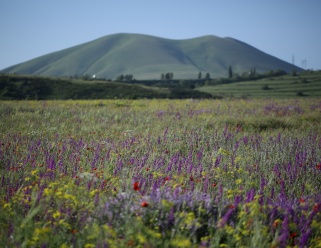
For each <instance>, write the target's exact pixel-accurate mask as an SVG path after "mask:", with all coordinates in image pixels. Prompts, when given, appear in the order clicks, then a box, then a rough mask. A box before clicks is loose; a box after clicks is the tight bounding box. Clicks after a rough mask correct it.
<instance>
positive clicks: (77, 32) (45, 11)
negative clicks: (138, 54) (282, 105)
mask: <svg viewBox="0 0 321 248" xmlns="http://www.w3.org/2000/svg"><path fill="white" fill-rule="evenodd" d="M320 13H321V0H162V1H160V0H158V1H156V0H54V1H46V0H28V1H27V0H0V33H1V37H0V69H4V68H5V67H8V66H11V65H14V64H17V63H20V62H24V61H27V60H29V59H32V58H35V57H38V56H41V55H44V54H47V53H50V52H54V51H58V50H61V49H64V48H68V47H71V46H75V45H78V44H81V43H84V42H87V41H90V40H94V39H97V38H100V37H102V36H105V35H109V34H114V33H140V34H148V35H154V36H159V37H164V38H170V39H186V38H193V37H198V36H203V35H216V36H219V37H232V38H235V39H238V40H241V41H243V42H245V43H248V44H250V45H252V46H254V47H256V48H258V49H260V50H262V51H263V52H266V53H268V54H271V55H273V56H275V57H278V58H280V59H282V60H285V61H287V62H290V63H292V56H294V59H295V64H296V65H298V66H302V60H306V61H307V63H306V67H307V68H313V69H321V14H320Z"/></svg>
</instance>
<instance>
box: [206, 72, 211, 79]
mask: <svg viewBox="0 0 321 248" xmlns="http://www.w3.org/2000/svg"><path fill="white" fill-rule="evenodd" d="M205 79H206V80H209V79H211V75H210V74H209V73H208V72H207V73H206V75H205Z"/></svg>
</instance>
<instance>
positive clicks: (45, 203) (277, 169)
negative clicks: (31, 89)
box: [0, 99, 321, 248]
mask: <svg viewBox="0 0 321 248" xmlns="http://www.w3.org/2000/svg"><path fill="white" fill-rule="evenodd" d="M320 117H321V101H316V100H311V99H302V100H229V101H228V100H198V101H195V100H181V101H178V100H171V101H168V100H134V101H130V100H127V101H124V100H105V101H16V102H13V101H12V102H8V101H6V102H4V101H3V102H0V139H1V140H0V185H1V187H0V247H87V248H89V247H321V193H320V192H321V191H320V190H321V137H320V134H321V124H320V119H321V118H320Z"/></svg>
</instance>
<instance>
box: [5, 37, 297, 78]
mask: <svg viewBox="0 0 321 248" xmlns="http://www.w3.org/2000/svg"><path fill="white" fill-rule="evenodd" d="M229 65H231V66H232V68H233V71H234V72H239V73H243V72H245V71H248V70H250V69H251V68H256V71H257V72H259V73H260V72H265V71H268V70H277V69H281V70H284V71H287V72H290V71H291V70H292V69H293V66H292V65H291V64H289V63H287V62H284V61H282V60H280V59H278V58H275V57H273V56H270V55H268V54H266V53H264V52H262V51H260V50H258V49H256V48H254V47H252V46H250V45H247V44H245V43H243V42H240V41H238V40H235V39H232V38H220V37H216V36H203V37H198V38H193V39H186V40H171V39H164V38H159V37H154V36H148V35H141V34H113V35H107V36H104V37H102V38H99V39H96V40H93V41H90V42H87V43H84V44H81V45H78V46H74V47H71V48H67V49H64V50H61V51H58V52H54V53H50V54H47V55H44V56H41V57H38V58H35V59H32V60H30V61H27V62H24V63H21V64H18V65H14V66H11V67H8V68H6V69H4V70H2V71H1V72H3V73H17V74H31V75H42V76H59V77H60V76H75V75H78V76H83V75H96V76H97V77H99V78H110V79H114V78H115V77H117V76H118V75H120V74H132V75H134V77H135V78H137V79H159V78H160V75H161V74H162V73H166V72H173V73H174V78H176V79H177V78H180V79H194V78H196V77H197V75H198V72H199V71H202V72H204V73H205V72H209V73H210V75H211V77H225V76H226V75H227V68H228V67H229ZM295 69H296V70H298V71H300V70H301V69H300V68H295Z"/></svg>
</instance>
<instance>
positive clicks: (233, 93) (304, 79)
mask: <svg viewBox="0 0 321 248" xmlns="http://www.w3.org/2000/svg"><path fill="white" fill-rule="evenodd" d="M198 90H199V91H202V92H206V93H210V94H214V95H221V96H223V97H247V98H283V99H287V98H302V97H312V98H320V97H321V72H313V73H311V72H306V73H302V74H301V75H300V76H290V75H286V76H281V77H272V78H265V79H260V80H255V81H245V82H236V83H231V84H219V85H215V86H204V87H201V88H198Z"/></svg>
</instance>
